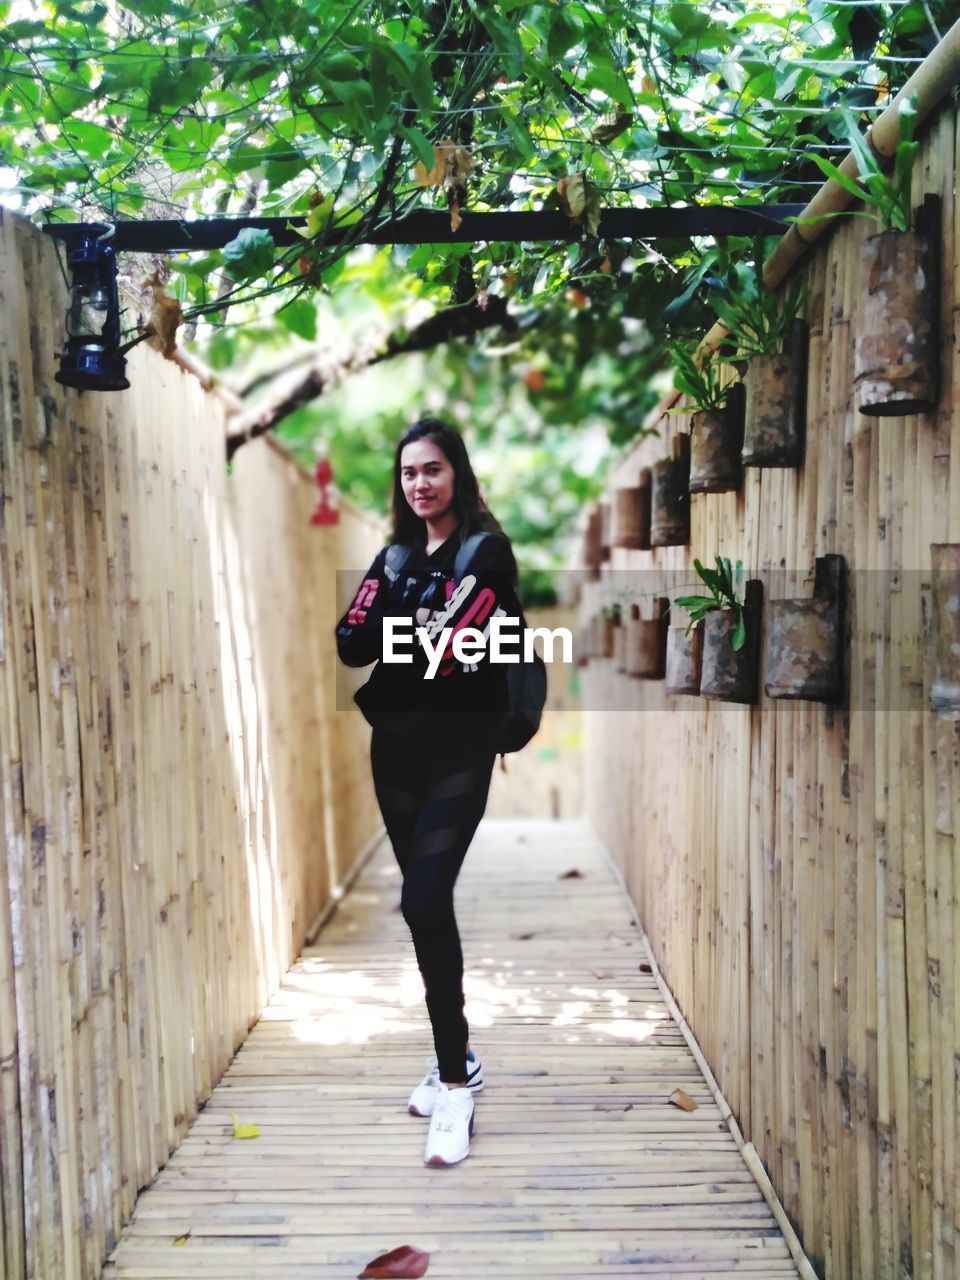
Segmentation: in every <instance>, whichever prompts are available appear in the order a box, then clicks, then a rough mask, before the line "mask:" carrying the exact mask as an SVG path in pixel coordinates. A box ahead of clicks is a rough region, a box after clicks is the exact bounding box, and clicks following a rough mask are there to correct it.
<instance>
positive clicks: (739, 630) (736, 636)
mask: <svg viewBox="0 0 960 1280" xmlns="http://www.w3.org/2000/svg"><path fill="white" fill-rule="evenodd" d="M746 643H747V623H746V619H745V618H744V616H743V610H742V609H739V610H738V611H737V623H736V626H735V627H734V628H733V638H732V639H731V641H730V644H731V647H732V648H733V651H734V652H735V653H738V652H739V651H740V650H741V649H742V648H743V646H744V645H745V644H746Z"/></svg>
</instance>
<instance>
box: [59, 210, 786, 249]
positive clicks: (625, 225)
mask: <svg viewBox="0 0 960 1280" xmlns="http://www.w3.org/2000/svg"><path fill="white" fill-rule="evenodd" d="M803 208H804V206H803V205H800V204H773V205H739V206H738V205H732V206H731V205H695V206H692V207H682V208H665V209H605V210H604V211H603V213H601V215H600V229H599V234H600V235H601V236H603V237H605V238H607V239H611V240H657V239H667V238H677V239H684V238H686V237H688V236H735V235H741V236H742V235H756V234H757V233H758V232H767V233H769V234H771V235H772V234H775V233H776V232H777V231H778V230H781V229H782V228H783V225H784V223H786V222H787V221H788V220H789V219H790V218H793V217H796V216H797V215H798V214H800V213H802V212H803ZM305 226H306V219H305V218H198V219H197V220H196V221H195V222H172V221H171V222H163V221H143V222H140V221H130V222H118V223H117V224H116V233H115V235H114V236H113V237H112V238H111V243H112V245H113V248H114V249H115V250H117V252H120V251H126V252H127V253H170V252H174V251H177V252H185V253H190V252H208V251H209V250H211V249H222V248H223V246H224V245H225V244H229V242H230V241H231V240H233V239H234V238H235V237H236V236H237V234H238V233H239V232H240V231H242V230H243V228H244V227H257V228H262V229H263V230H264V231H269V232H270V234H271V235H272V237H273V240H274V243H275V244H277V245H279V246H281V247H286V246H288V245H294V244H300V243H302V237H301V236H299V235H298V234H297V232H296V230H295V228H301V229H302V228H304V227H305ZM354 230H355V228H342V229H334V230H332V231H330V232H328V233H327V235H326V237H325V238H326V242H327V243H328V244H337V243H339V242H340V241H341V240H343V239H344V238H345V237H347V236H348V235H349V234H350V233H351V232H352V231H354ZM44 231H46V232H48V233H49V234H50V235H52V236H55V237H56V238H57V239H58V240H64V241H67V242H69V241H70V240H73V239H75V238H76V237H77V236H80V235H83V234H87V235H89V233H90V227H89V225H86V226H85V225H84V224H81V223H76V222H64V223H51V224H48V225H47V226H45V227H44ZM582 234H583V229H582V228H581V227H578V226H577V225H575V224H574V223H572V222H571V221H570V219H569V218H568V217H567V216H566V214H564V213H561V212H560V211H559V210H555V209H542V210H533V211H530V212H520V213H464V214H463V215H462V221H461V224H460V227H459V228H458V229H457V230H456V231H452V230H451V228H450V215H449V214H448V213H445V212H443V210H439V209H438V210H432V209H420V210H417V211H416V212H415V213H411V214H408V215H407V216H406V217H405V218H400V219H393V220H391V221H388V222H384V223H382V224H381V225H380V226H379V227H377V228H376V229H375V230H374V231H373V232H372V233H370V234H368V235H365V236H363V237H361V240H360V243H362V244H473V243H474V242H476V241H512V242H519V241H535V240H549V241H556V240H578V239H580V237H581V236H582Z"/></svg>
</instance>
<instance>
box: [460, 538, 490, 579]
mask: <svg viewBox="0 0 960 1280" xmlns="http://www.w3.org/2000/svg"><path fill="white" fill-rule="evenodd" d="M493 536H494V535H493V534H491V533H471V534H470V536H469V537H467V538H464V540H463V541H462V542H461V543H460V549H459V551H458V552H457V558H456V560H455V561H454V562H453V576H454V578H456V580H457V582H460V581H461V580H462V579H463V577H464V575H465V574H466V572H467V570H468V569H469V567H470V561H471V560H472V559H473V557H474V555H475V554H476V552H477V548H478V547H479V546H480V544H481V543H482V542H483V541H484V539H485V538H492V537H493Z"/></svg>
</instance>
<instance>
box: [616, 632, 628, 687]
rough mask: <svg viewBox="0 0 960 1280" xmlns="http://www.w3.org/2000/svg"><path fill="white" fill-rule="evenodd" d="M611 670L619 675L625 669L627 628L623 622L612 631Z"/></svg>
mask: <svg viewBox="0 0 960 1280" xmlns="http://www.w3.org/2000/svg"><path fill="white" fill-rule="evenodd" d="M613 669H614V671H617V672H619V673H620V674H621V675H622V674H623V673H624V672H625V671H626V669H627V628H626V624H625V623H624V622H621V623H620V625H619V626H617V627H614V629H613Z"/></svg>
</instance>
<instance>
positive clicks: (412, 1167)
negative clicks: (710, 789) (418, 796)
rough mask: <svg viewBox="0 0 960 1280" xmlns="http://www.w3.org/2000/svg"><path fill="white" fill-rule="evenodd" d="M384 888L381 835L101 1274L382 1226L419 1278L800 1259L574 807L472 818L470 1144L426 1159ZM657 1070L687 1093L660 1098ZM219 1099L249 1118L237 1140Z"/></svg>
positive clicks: (313, 1249)
mask: <svg viewBox="0 0 960 1280" xmlns="http://www.w3.org/2000/svg"><path fill="white" fill-rule="evenodd" d="M569 871H577V872H579V873H580V875H579V876H573V877H567V876H566V874H565V873H567V872H569ZM399 889H400V877H399V872H398V870H397V868H396V865H395V862H394V859H393V855H392V853H391V851H390V850H389V847H388V846H387V844H386V842H385V841H384V842H383V843H382V844H381V845H380V847H379V848H378V850H377V852H376V854H375V855H374V857H373V858H372V859H371V861H370V863H369V864H368V865H367V867H366V868H365V869H364V871H363V873H362V875H361V876H360V878H359V880H358V881H357V884H356V886H355V887H354V889H353V890H352V891H351V892H350V893H349V894H348V895H347V897H346V898H345V900H344V901H343V903H342V904H341V906H340V908H339V910H338V912H337V914H336V915H335V916H334V917H333V919H332V921H331V922H330V923H329V924H328V926H327V927H326V928H325V929H324V931H323V932H322V933H321V934H320V936H319V938H318V940H317V944H316V945H315V946H313V947H310V948H308V949H306V950H305V951H304V953H303V955H302V956H301V958H300V960H299V961H298V962H297V964H296V965H294V966H293V968H292V969H291V970H290V972H289V973H288V974H287V976H286V978H285V980H284V982H283V985H282V988H281V989H280V990H279V991H278V992H277V994H276V996H275V998H274V999H273V1000H272V1001H271V1003H270V1005H269V1006H268V1008H266V1009H265V1010H264V1013H263V1016H262V1018H261V1019H260V1021H259V1022H258V1023H257V1025H256V1027H255V1028H254V1029H253V1031H252V1032H251V1034H250V1036H249V1038H248V1039H247V1041H246V1042H245V1043H244V1045H243V1046H242V1048H241V1049H240V1051H239V1053H238V1054H237V1056H236V1058H235V1059H234V1061H233V1063H232V1064H231V1066H230V1068H229V1070H228V1071H227V1073H226V1074H225V1075H224V1077H223V1079H222V1080H221V1082H220V1084H219V1085H218V1086H217V1088H216V1089H215V1090H214V1092H213V1094H212V1095H211V1097H210V1099H209V1100H208V1102H207V1104H206V1105H205V1106H204V1108H203V1110H202V1111H201V1113H200V1115H199V1116H198V1118H197V1120H196V1122H195V1124H194V1125H193V1127H192V1128H191V1130H190V1132H189V1134H188V1135H187V1137H186V1139H185V1140H184V1142H183V1143H182V1144H181V1146H180V1147H179V1148H178V1149H177V1151H176V1152H175V1153H174V1154H173V1155H172V1156H171V1158H170V1160H169V1162H168V1164H167V1165H166V1167H165V1168H164V1169H163V1170H162V1171H161V1172H160V1174H159V1175H158V1176H157V1178H156V1179H155V1181H154V1183H153V1184H152V1185H151V1186H150V1187H149V1188H148V1189H147V1190H145V1191H144V1192H143V1194H142V1195H141V1197H140V1199H139V1200H138V1202H137V1207H136V1212H135V1216H134V1219H133V1221H132V1222H131V1223H130V1224H129V1225H128V1226H127V1228H126V1229H125V1231H124V1232H123V1235H122V1237H121V1239H120V1241H119V1243H118V1245H117V1247H116V1249H115V1250H114V1252H113V1254H112V1255H111V1259H110V1260H109V1261H108V1262H107V1264H106V1266H105V1269H104V1271H103V1280H120V1278H121V1277H122V1278H123V1280H186V1278H187V1277H189V1278H190V1280H194V1278H196V1277H201V1278H202V1280H251V1278H253V1280H256V1278H257V1277H263V1278H264V1280H273V1278H277V1280H279V1277H281V1276H282V1277H283V1280H307V1277H310V1278H314V1277H316V1278H319V1277H323V1278H324V1280H327V1278H329V1280H339V1278H340V1277H351V1276H356V1275H357V1273H358V1272H359V1271H360V1270H362V1267H363V1265H364V1263H365V1262H367V1261H368V1260H369V1259H371V1258H373V1257H374V1256H375V1255H377V1254H379V1253H382V1252H385V1251H386V1250H388V1249H392V1248H394V1247H395V1246H397V1245H400V1244H412V1245H414V1246H416V1247H417V1248H419V1249H425V1250H427V1251H428V1252H429V1253H430V1254H431V1261H430V1268H429V1270H428V1272H427V1276H428V1280H453V1278H454V1277H456V1280H480V1277H485V1278H489V1277H496V1278H497V1280H500V1278H501V1277H502V1278H503V1280H510V1278H512V1277H521V1276H523V1277H548V1276H549V1277H555V1276H571V1277H572V1276H577V1277H593V1276H596V1277H606V1276H627V1275H642V1276H656V1277H660V1278H661V1280H669V1278H670V1277H676V1278H677V1280H680V1278H682V1280H692V1278H693V1277H703V1280H722V1277H732V1276H750V1277H771V1278H772V1277H776V1278H777V1280H780V1278H781V1277H791V1276H793V1277H795V1276H797V1274H798V1273H797V1271H796V1268H795V1266H794V1263H793V1261H792V1259H791V1256H790V1253H789V1251H788V1249H787V1246H786V1243H785V1241H784V1239H783V1236H782V1235H781V1232H780V1230H779V1228H778V1226H777V1224H776V1221H775V1219H774V1217H773V1215H772V1213H771V1211H770V1209H769V1208H768V1206H767V1204H766V1202H765V1201H764V1199H763V1197H762V1195H761V1193H760V1190H759V1188H758V1186H757V1184H756V1182H755V1181H754V1179H753V1177H752V1176H751V1174H750V1172H749V1170H748V1168H747V1166H746V1165H745V1163H744V1160H743V1157H742V1156H741V1155H740V1153H739V1151H738V1150H737V1147H736V1144H735V1143H734V1140H733V1137H732V1136H731V1134H730V1131H729V1130H728V1128H727V1126H726V1124H725V1123H724V1122H723V1119H722V1117H721V1114H720V1110H719V1108H718V1107H717V1104H716V1102H715V1100H714V1098H713V1095H712V1094H711V1092H710V1090H709V1088H708V1087H707V1084H706V1082H705V1080H704V1078H703V1075H702V1074H701V1072H700V1070H699V1068H698V1066H697V1063H696V1060H695V1058H694V1057H693V1055H692V1053H691V1052H690V1049H689V1048H688V1046H687V1044H686V1042H685V1040H684V1038H683V1036H682V1034H681V1032H680V1029H679V1027H678V1025H677V1024H676V1022H675V1021H674V1020H673V1019H672V1018H671V1016H670V1014H669V1012H668V1009H667V1006H666V1005H665V1003H664V1001H663V998H662V997H661V994H660V991H659V989H658V986H657V983H656V980H655V978H654V976H653V975H652V973H650V972H649V959H650V957H649V956H648V954H647V951H646V948H645V945H644V942H643V940H642V938H641V937H640V936H639V931H638V929H637V927H636V925H635V924H634V922H633V919H632V916H631V912H630V909H629V906H628V904H627V902H626V900H625V898H624V895H623V891H622V889H621V887H620V885H619V883H618V882H617V880H616V878H615V876H614V875H613V873H612V871H611V868H610V866H609V864H608V863H607V861H606V859H605V857H604V855H603V852H602V850H601V849H600V848H599V847H598V845H597V843H596V841H595V839H594V837H593V836H592V835H591V834H590V832H589V831H588V829H587V828H585V827H583V826H581V825H579V824H574V823H547V822H541V823H537V822H524V823H519V822H488V823H484V824H483V825H482V826H481V828H480V831H479V832H478V835H477V837H476V839H475V841H474V845H473V848H472V849H471V851H470V853H469V855H468V857H467V861H466V864H465V866H464V869H463V872H462V873H461V877H460V880H459V883H458V886H457V914H458V919H459V921H460V927H461V933H462V935H463V943H464V953H465V957H466V964H467V999H468V1009H467V1013H468V1016H469V1018H470V1024H471V1043H472V1044H474V1045H475V1046H476V1048H477V1049H478V1051H479V1052H480V1054H481V1056H482V1058H483V1063H484V1075H485V1078H486V1080H487V1088H486V1090H485V1092H484V1093H483V1094H481V1095H480V1096H479V1097H478V1098H477V1113H476V1128H475V1133H474V1139H473V1148H472V1151H471V1154H470V1157H469V1159H468V1160H466V1161H465V1162H464V1163H463V1164H461V1165H459V1166H457V1167H455V1168H452V1169H430V1168H426V1167H425V1166H424V1165H423V1163H422V1149H423V1142H424V1139H425V1137H426V1126H427V1123H428V1122H427V1121H426V1120H422V1119H419V1118H417V1117H414V1116H410V1115H408V1114H407V1110H406V1101H407V1096H408V1094H409V1091H410V1089H411V1087H412V1086H413V1085H414V1084H415V1083H416V1082H417V1081H418V1080H419V1078H420V1076H421V1075H422V1073H423V1070H424V1066H425V1060H426V1058H427V1057H428V1056H429V1054H430V1052H431V1041H430V1035H429V1027H428V1023H427V1020H426V1015H425V1011H424V1009H423V1004H422V989H421V986H420V976H419V973H418V972H417V970H416V965H415V961H414V959H413V950H412V945H411V943H410V940H409V935H408V933H407V928H406V924H405V923H404V920H403V918H402V916H401V915H400V912H399V909H398V903H399ZM644 965H645V969H644V968H641V966H644ZM172 1012H173V1009H172V1007H171V1013H172ZM677 1087H680V1088H682V1089H684V1090H685V1091H686V1092H687V1093H688V1094H689V1095H690V1096H691V1097H692V1098H693V1099H694V1101H695V1102H696V1103H697V1104H698V1108H697V1110H696V1111H693V1112H685V1111H682V1110H679V1109H678V1108H676V1107H674V1106H672V1105H671V1104H670V1103H669V1102H668V1101H667V1099H668V1097H669V1095H670V1093H671V1092H672V1091H673V1090H674V1089H675V1088H677ZM231 1112H233V1113H236V1115H237V1117H238V1118H239V1120H240V1121H241V1122H243V1123H253V1124H256V1125H258V1126H259V1127H260V1136H259V1137H258V1138H255V1139H250V1140H240V1139H236V1138H234V1137H233V1135H232V1122H231ZM178 1240H179V1241H180V1242H179V1243H177V1241H178Z"/></svg>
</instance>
